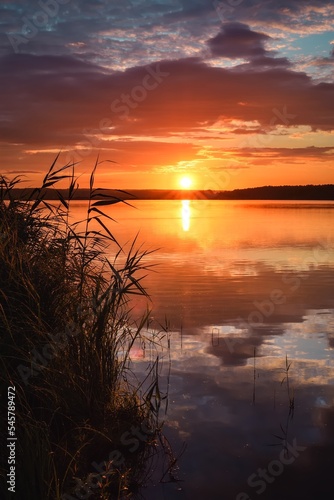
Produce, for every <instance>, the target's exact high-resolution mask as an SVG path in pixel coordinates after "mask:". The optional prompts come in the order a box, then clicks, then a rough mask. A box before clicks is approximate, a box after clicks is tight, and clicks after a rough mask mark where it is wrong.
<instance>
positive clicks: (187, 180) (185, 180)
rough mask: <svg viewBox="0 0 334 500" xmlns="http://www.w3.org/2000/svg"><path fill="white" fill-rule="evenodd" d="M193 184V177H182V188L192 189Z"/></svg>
mask: <svg viewBox="0 0 334 500" xmlns="http://www.w3.org/2000/svg"><path fill="white" fill-rule="evenodd" d="M192 184H193V180H192V178H191V177H189V175H184V176H183V177H181V179H180V186H181V187H182V189H190V188H191V186H192Z"/></svg>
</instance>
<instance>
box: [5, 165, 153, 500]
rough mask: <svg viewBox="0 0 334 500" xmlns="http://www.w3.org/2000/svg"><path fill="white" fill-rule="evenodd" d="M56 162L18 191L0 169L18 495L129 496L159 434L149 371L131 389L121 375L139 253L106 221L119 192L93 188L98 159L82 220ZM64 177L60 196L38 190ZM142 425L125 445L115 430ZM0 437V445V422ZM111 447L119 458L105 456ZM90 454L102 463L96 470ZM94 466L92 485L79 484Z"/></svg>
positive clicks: (138, 280)
mask: <svg viewBox="0 0 334 500" xmlns="http://www.w3.org/2000/svg"><path fill="white" fill-rule="evenodd" d="M57 160H58V157H57V158H56V160H55V161H54V163H53V164H52V165H51V167H50V169H49V171H48V173H47V174H46V176H45V178H44V180H43V183H42V186H41V187H40V188H38V189H35V190H34V191H33V192H32V193H31V194H30V195H29V196H28V197H27V196H26V197H25V198H24V199H15V198H14V195H13V193H14V191H15V192H17V191H16V190H15V188H17V187H20V185H21V180H20V178H14V179H13V180H9V179H7V178H4V177H0V283H1V285H0V286H1V288H0V334H1V338H0V343H1V345H0V347H1V358H0V363H1V365H0V366H1V380H0V383H1V394H2V396H3V398H2V399H3V400H2V401H1V404H2V408H5V407H6V401H5V396H6V394H7V386H8V385H14V386H15V387H16V412H17V413H16V418H17V420H16V428H17V437H18V441H17V455H16V459H17V464H16V497H17V498H27V499H30V498H31V499H34V500H39V499H41V500H45V499H49V498H50V499H54V498H55V499H59V498H64V496H62V495H64V494H67V495H70V496H72V497H73V498H123V497H124V498H128V497H130V496H131V491H134V490H136V488H137V487H138V485H139V484H140V482H141V481H142V474H143V470H144V469H145V460H146V459H147V458H148V457H149V456H150V454H151V453H152V452H153V451H152V450H154V446H155V439H156V437H157V432H158V427H157V422H156V416H157V411H158V406H159V397H160V394H159V397H158V398H157V391H156V390H155V388H156V387H158V383H157V380H156V379H155V380H154V381H153V383H152V386H151V387H150V388H149V390H148V391H147V393H146V395H145V394H144V395H142V396H140V392H139V391H138V390H137V388H136V387H133V386H132V385H131V384H130V383H129V382H128V377H127V372H128V369H129V360H130V351H131V347H132V346H133V344H134V342H135V341H136V339H138V337H140V336H141V334H142V330H143V328H144V326H145V324H146V322H147V321H148V316H149V314H148V313H147V315H146V316H144V317H142V318H141V319H140V320H139V321H138V320H137V321H136V320H135V319H133V318H132V316H131V302H129V301H130V300H131V296H132V295H134V294H139V295H146V292H145V289H144V288H143V286H142V278H143V273H145V272H146V270H147V268H148V267H147V265H145V264H144V261H145V259H144V258H145V256H146V255H147V252H145V251H143V250H141V249H139V250H138V249H136V244H135V242H134V243H133V245H132V246H131V247H130V250H129V251H128V252H127V253H126V254H124V251H123V249H122V248H121V247H120V245H119V244H118V242H117V240H116V238H115V237H114V235H113V234H112V232H111V231H110V229H109V227H108V225H107V221H108V219H110V216H109V215H107V214H106V213H104V212H103V210H104V207H106V206H108V205H112V204H114V203H118V202H119V201H120V200H119V199H117V198H116V197H110V196H107V195H106V194H105V193H103V191H101V190H100V189H95V187H94V176H95V171H96V168H97V165H98V162H96V164H95V166H94V168H93V171H92V174H91V178H90V195H89V200H88V207H87V215H86V219H85V220H84V221H77V222H74V223H71V222H70V220H71V218H70V212H71V203H72V200H73V197H74V194H75V191H76V189H77V179H76V177H75V173H74V166H73V165H72V166H70V165H67V166H63V167H60V168H58V167H57ZM64 180H67V182H68V184H69V188H68V196H67V197H66V198H65V197H63V196H62V194H61V193H60V192H59V191H57V192H58V198H59V203H58V205H57V206H56V205H55V204H52V205H51V204H49V203H48V202H47V201H46V200H45V193H46V191H45V190H46V188H53V189H56V190H57V184H58V182H59V181H64ZM109 226H110V224H109ZM82 227H83V229H80V228H82ZM97 227H98V229H97ZM107 249H108V254H109V255H110V254H113V255H114V258H113V259H112V260H111V259H110V258H108V257H107V253H106V250H107ZM156 373H157V371H156ZM152 399H154V400H155V401H154V404H152ZM157 399H158V400H157ZM4 425H6V424H4ZM143 425H145V429H146V433H147V434H146V435H145V439H142V440H140V441H139V445H138V447H137V448H136V450H134V448H135V447H134V446H133V447H132V448H131V447H130V448H129V445H126V444H125V443H126V440H125V439H122V436H124V433H126V432H128V431H130V429H133V428H136V426H137V427H138V426H143ZM148 429H149V431H148ZM2 435H3V439H2V442H1V446H2V450H6V443H5V438H6V428H4V432H3V433H2ZM146 437H147V438H146ZM115 450H117V451H119V452H120V453H121V455H122V457H124V461H122V463H118V462H117V460H114V459H111V460H109V458H108V457H110V452H112V451H115ZM6 459H7V457H6V456H5V454H4V456H3V460H2V463H1V474H2V475H3V476H5V474H6V473H7V471H8V470H7V469H8V466H7V465H6ZM119 462H120V461H119ZM92 463H97V464H101V463H103V464H104V465H103V466H102V469H103V471H104V470H105V472H106V473H105V474H104V473H103V472H100V473H97V471H96V470H94V468H93V467H92ZM94 473H95V483H96V484H95V486H94V488H93V489H90V490H87V487H86V490H85V484H86V483H87V478H89V476H90V475H92V474H94ZM82 488H83V489H82ZM87 491H88V493H87ZM5 493H6V492H5ZM7 493H8V492H7ZM85 495H86V496H85Z"/></svg>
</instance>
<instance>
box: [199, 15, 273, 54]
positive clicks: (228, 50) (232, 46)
mask: <svg viewBox="0 0 334 500" xmlns="http://www.w3.org/2000/svg"><path fill="white" fill-rule="evenodd" d="M268 40H270V37H269V36H268V35H265V34H264V33H257V32H255V31H252V30H251V29H250V28H249V26H247V25H246V24H242V23H226V24H224V25H223V27H222V29H221V32H220V33H218V35H216V36H215V37H214V38H211V39H210V40H208V45H209V47H210V49H211V52H212V55H213V56H222V57H229V58H246V59H248V58H253V57H259V56H262V57H263V56H265V55H267V51H266V49H265V48H264V42H266V41H268Z"/></svg>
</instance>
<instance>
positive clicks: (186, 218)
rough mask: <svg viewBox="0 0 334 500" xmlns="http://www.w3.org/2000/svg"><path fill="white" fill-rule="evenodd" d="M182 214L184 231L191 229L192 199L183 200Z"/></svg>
mask: <svg viewBox="0 0 334 500" xmlns="http://www.w3.org/2000/svg"><path fill="white" fill-rule="evenodd" d="M181 216H182V228H183V231H189V229H190V216H191V210H190V201H189V200H182V209H181Z"/></svg>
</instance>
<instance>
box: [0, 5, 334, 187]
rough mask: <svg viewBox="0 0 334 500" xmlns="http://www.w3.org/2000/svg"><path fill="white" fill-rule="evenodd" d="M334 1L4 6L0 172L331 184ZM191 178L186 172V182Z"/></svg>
mask: <svg viewBox="0 0 334 500" xmlns="http://www.w3.org/2000/svg"><path fill="white" fill-rule="evenodd" d="M333 20H334V4H333V2H332V0H294V1H288V0H278V1H277V0H262V1H259V0H225V1H218V0H217V1H211V0H155V1H153V0H141V1H140V0H124V1H122V2H120V1H119V0H117V1H114V0H111V1H108V0H96V1H94V0H80V1H79V0H36V1H35V0H34V1H32V2H28V1H15V0H13V1H2V2H1V4H0V27H1V28H0V74H1V80H0V95H1V108H0V148H1V167H0V172H1V174H2V175H5V176H7V177H9V178H12V177H14V176H15V175H20V176H21V177H22V178H23V179H24V180H25V182H26V184H27V185H36V184H38V183H39V182H40V180H41V179H42V177H43V175H44V174H45V172H46V170H47V169H48V168H49V166H50V164H51V163H52V161H53V160H54V158H55V156H56V154H57V153H58V152H59V151H61V155H60V158H59V160H58V164H59V166H61V165H65V164H68V163H73V162H75V163H76V173H77V175H79V176H80V179H79V184H80V187H86V186H87V184H88V177H89V173H90V171H91V169H92V167H93V165H94V163H95V161H96V159H97V157H98V158H99V161H100V162H101V163H100V164H99V167H98V171H97V176H96V184H97V185H99V187H110V188H120V189H126V188H129V189H130V188H132V189H133V188H166V189H177V188H181V187H182V186H184V187H185V186H187V187H190V186H191V187H193V188H198V189H213V190H219V189H222V190H224V189H235V188H245V187H254V186H263V185H269V184H271V185H284V184H293V185H294V184H326V183H333V182H334V82H333V69H334V28H333ZM185 177H186V178H188V182H187V180H185Z"/></svg>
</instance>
